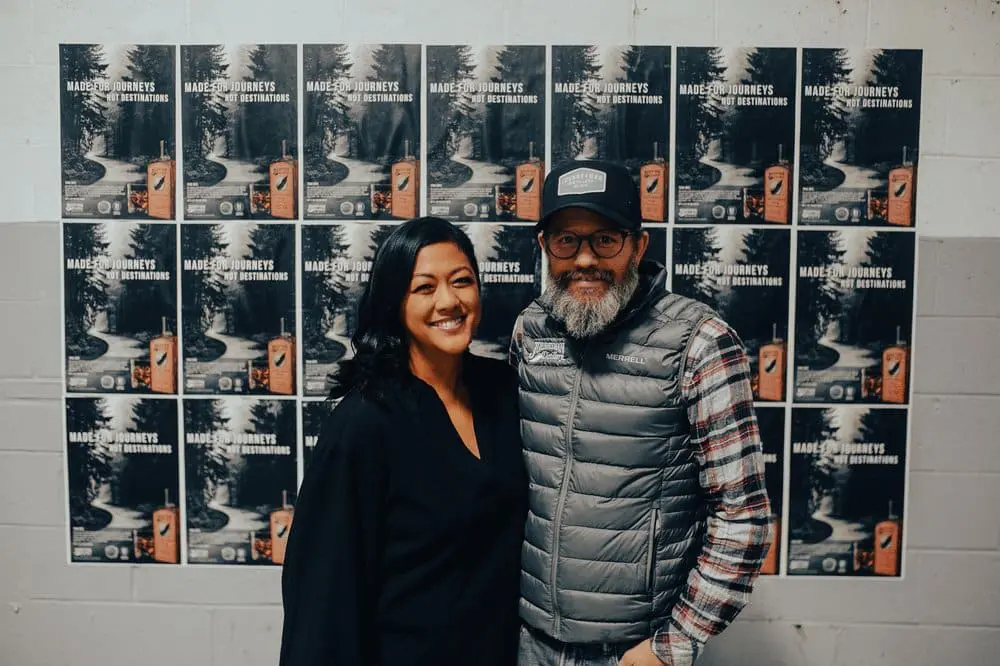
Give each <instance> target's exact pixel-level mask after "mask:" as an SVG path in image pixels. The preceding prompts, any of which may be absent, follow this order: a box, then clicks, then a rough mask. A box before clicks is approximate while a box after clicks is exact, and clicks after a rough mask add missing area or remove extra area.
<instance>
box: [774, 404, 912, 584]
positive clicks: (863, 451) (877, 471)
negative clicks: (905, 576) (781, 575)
mask: <svg viewBox="0 0 1000 666" xmlns="http://www.w3.org/2000/svg"><path fill="white" fill-rule="evenodd" d="M906 419H907V414H906V410H905V409H899V408H878V407H865V406H839V407H831V408H828V409H821V408H809V407H798V408H795V409H794V410H793V412H792V441H791V454H790V455H791V485H790V491H789V498H788V501H789V535H788V536H789V546H788V573H789V575H814V576H892V577H898V576H900V573H901V569H902V548H901V547H900V540H901V539H902V526H903V498H904V494H905V493H904V490H905V488H904V486H905V478H906Z"/></svg>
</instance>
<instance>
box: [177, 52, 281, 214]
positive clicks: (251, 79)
mask: <svg viewBox="0 0 1000 666" xmlns="http://www.w3.org/2000/svg"><path fill="white" fill-rule="evenodd" d="M297 51H298V47H297V46H296V45H294V44H198V45H182V46H181V120H182V132H183V137H184V143H183V145H184V218H185V219H188V220H226V219H233V218H243V219H282V220H295V219H298V215H299V158H298V89H299V87H298V53H297Z"/></svg>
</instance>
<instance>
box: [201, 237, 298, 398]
mask: <svg viewBox="0 0 1000 666" xmlns="http://www.w3.org/2000/svg"><path fill="white" fill-rule="evenodd" d="M181 262H182V270H181V303H182V307H181V320H182V325H183V369H184V391H185V393H191V394H196V393H200V394H206V393H210V394H222V393H269V394H279V395H295V393H296V388H295V387H296V372H295V370H296V358H297V356H296V352H295V342H296V334H295V311H296V307H297V306H296V300H295V299H296V293H295V227H294V225H291V224H259V223H255V222H235V221H234V222H228V223H226V224H185V225H183V227H182V229H181Z"/></svg>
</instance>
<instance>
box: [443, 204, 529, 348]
mask: <svg viewBox="0 0 1000 666" xmlns="http://www.w3.org/2000/svg"><path fill="white" fill-rule="evenodd" d="M462 228H463V230H464V231H465V233H467V234H468V235H469V238H470V239H471V240H472V246H473V248H474V250H475V253H476V263H477V264H478V265H479V294H480V303H481V307H482V312H481V315H480V319H479V326H478V327H477V328H476V333H475V336H474V337H473V339H472V344H471V346H470V350H471V351H472V353H473V354H477V355H479V356H486V357H489V358H495V359H499V360H502V361H506V360H507V358H508V351H509V350H510V336H511V333H512V332H513V330H514V320H515V319H517V316H518V315H519V314H521V311H522V310H523V309H524V308H526V307H528V305H529V304H530V303H531V301H532V300H534V299H535V298H536V297H537V296H538V295H539V294H540V293H541V284H542V273H541V270H542V263H541V262H542V255H541V250H540V248H539V247H538V240H537V235H536V232H535V229H534V225H532V224H521V225H514V224H466V225H462Z"/></svg>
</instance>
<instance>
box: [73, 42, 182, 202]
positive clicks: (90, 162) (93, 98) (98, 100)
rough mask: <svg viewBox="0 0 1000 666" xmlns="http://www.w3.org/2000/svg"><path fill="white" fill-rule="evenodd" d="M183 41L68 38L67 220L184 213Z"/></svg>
mask: <svg viewBox="0 0 1000 666" xmlns="http://www.w3.org/2000/svg"><path fill="white" fill-rule="evenodd" d="M176 62H177V47H176V46H171V45H151V44H124V45H123V44H60V45H59V101H60V112H61V113H60V138H61V142H62V160H61V164H62V178H61V180H62V206H61V209H62V216H63V217H64V218H97V217H100V218H131V219H150V220H152V219H157V220H173V219H175V217H176V206H175V205H174V193H175V191H176V185H175V183H176V178H177V173H176V160H175V158H174V156H175V155H176V150H177V149H176V135H177V131H176V122H175V117H176V105H177V99H176V85H175V80H176V73H175V65H176Z"/></svg>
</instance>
